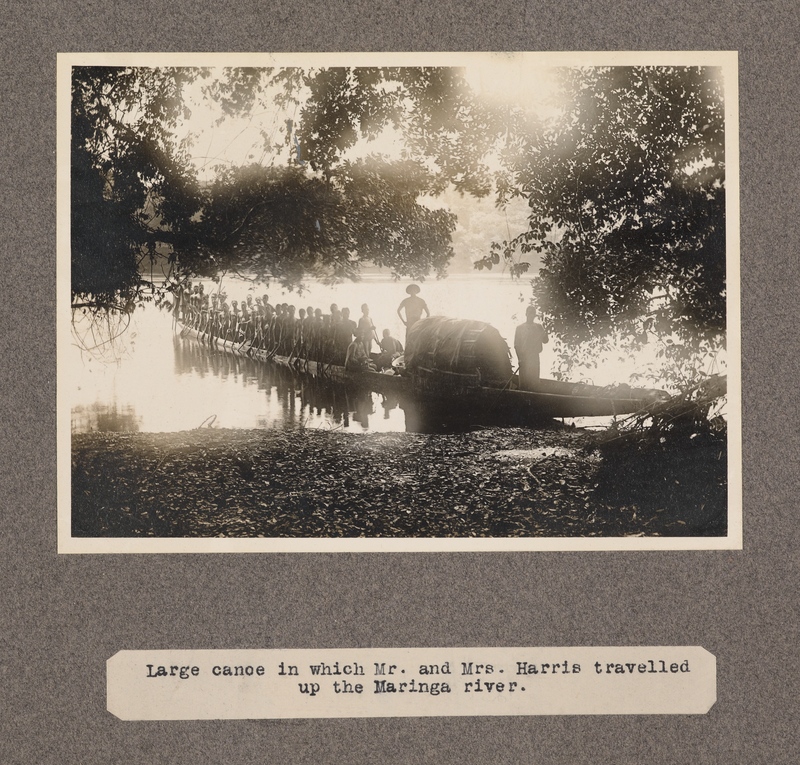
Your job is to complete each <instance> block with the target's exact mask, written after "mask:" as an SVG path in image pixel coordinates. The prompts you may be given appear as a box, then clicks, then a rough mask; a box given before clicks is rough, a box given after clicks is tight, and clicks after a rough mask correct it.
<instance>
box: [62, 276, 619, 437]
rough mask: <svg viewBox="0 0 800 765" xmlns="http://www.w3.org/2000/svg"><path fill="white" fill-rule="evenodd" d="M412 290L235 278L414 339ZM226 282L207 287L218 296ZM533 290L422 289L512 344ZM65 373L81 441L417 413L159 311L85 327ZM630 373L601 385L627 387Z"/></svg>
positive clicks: (373, 423) (371, 420)
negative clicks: (228, 347) (409, 323)
mask: <svg viewBox="0 0 800 765" xmlns="http://www.w3.org/2000/svg"><path fill="white" fill-rule="evenodd" d="M405 286H406V283H398V282H394V281H392V280H391V279H388V278H386V277H378V276H366V277H365V278H364V279H363V280H362V281H360V282H357V283H347V284H339V285H335V286H330V285H324V284H320V283H315V284H311V286H310V289H309V290H308V291H306V292H304V293H303V294H302V295H301V296H298V294H297V293H296V292H295V293H285V292H281V291H280V290H277V289H275V288H272V289H269V288H264V287H263V286H257V287H254V286H253V285H252V284H250V283H248V282H247V281H244V280H235V279H228V280H226V281H225V291H226V292H227V294H228V297H229V299H231V300H242V299H244V298H246V296H247V294H248V292H251V294H253V296H254V297H255V296H257V295H263V294H264V293H265V292H266V293H268V294H269V300H270V302H271V303H273V304H275V303H276V302H285V303H290V304H292V305H295V306H297V308H298V309H299V308H305V307H307V306H309V305H310V306H312V307H314V308H322V309H323V311H324V312H325V313H328V309H329V306H330V304H331V303H334V302H335V303H337V304H338V306H339V307H340V308H342V307H345V306H347V307H349V308H350V311H351V317H352V318H354V319H356V320H357V319H358V317H359V315H360V314H361V305H362V303H367V304H369V306H370V315H371V316H372V318H373V321H374V322H375V325H376V327H377V328H378V332H379V334H380V333H381V332H382V331H383V329H386V328H388V329H390V330H391V332H392V334H393V335H394V336H395V337H397V338H399V339H400V340H401V341H402V340H404V337H405V334H404V328H403V325H402V323H401V322H400V320H399V318H398V316H397V314H396V309H397V306H398V305H399V303H400V301H401V300H402V299H403V298H404V297H405V296H406V293H405ZM213 289H215V285H213V284H211V283H207V284H206V290H207V291H209V290H213ZM529 296H530V287H529V285H528V283H527V282H520V281H513V280H512V279H511V278H510V277H508V276H507V275H501V274H492V275H489V276H486V275H481V276H479V275H455V276H450V277H448V278H447V279H443V280H441V281H431V282H425V283H424V284H422V292H421V293H420V297H422V298H424V299H425V300H426V301H427V303H428V306H429V308H430V310H431V313H432V314H433V315H438V314H441V315H446V316H454V317H460V318H470V319H479V320H482V321H488V322H490V323H491V324H493V325H494V326H495V327H496V328H497V329H498V330H499V331H500V333H501V334H502V335H503V336H504V337H505V338H506V339H507V340H509V341H513V333H514V327H515V326H516V325H517V324H519V323H521V322H522V321H523V320H524V315H525V307H526V305H527V304H528V300H529ZM72 341H73V342H72V346H71V348H70V349H69V352H68V354H67V356H68V358H67V360H66V365H62V366H65V368H60V370H59V376H60V378H59V386H64V387H65V389H66V391H67V394H68V397H69V400H70V407H71V413H72V417H71V423H72V432H73V433H85V432H91V431H145V432H172V431H179V430H189V429H192V428H198V427H214V428H298V427H307V428H336V429H343V430H348V431H353V432H365V431H372V432H387V431H405V430H406V414H405V412H404V411H403V410H402V409H400V408H399V407H398V406H397V403H396V402H393V401H391V400H387V399H386V398H385V397H383V396H382V395H380V394H378V393H373V394H359V395H354V394H353V392H352V391H349V390H347V389H344V388H342V387H336V386H334V387H331V386H325V385H321V384H320V383H318V382H315V381H313V380H308V379H300V378H296V377H293V376H292V375H290V374H289V373H288V372H287V371H286V370H281V369H278V368H275V367H273V366H272V365H268V364H264V363H261V362H256V361H253V360H252V359H249V358H246V357H242V356H237V355H234V354H231V353H226V352H224V351H221V350H216V349H210V348H207V347H205V346H203V345H201V344H200V343H198V342H196V341H193V340H189V339H185V338H180V337H179V336H178V335H177V334H176V332H175V328H174V324H173V320H172V317H171V315H170V314H169V313H168V312H166V311H160V310H159V309H157V308H155V307H154V306H152V305H148V306H146V307H145V308H144V309H142V310H137V311H136V312H134V314H133V315H132V316H130V317H120V318H118V319H117V320H109V321H108V322H107V323H106V324H102V323H98V322H96V321H95V322H91V321H89V320H88V319H87V318H85V317H84V318H82V319H80V318H79V319H77V320H76V321H75V322H74V326H73V330H72ZM510 344H511V343H510ZM554 360H555V359H554V354H553V353H552V351H551V350H550V349H548V348H545V350H544V351H543V353H542V357H541V361H542V376H543V377H548V376H550V374H549V370H550V369H551V367H552V365H553V363H554ZM620 374H621V373H620V370H619V369H610V370H607V373H606V374H605V375H603V374H602V373H600V374H598V372H597V370H593V377H594V381H595V382H597V383H598V384H608V383H611V382H614V381H615V376H616V380H618V381H620V382H624V379H621V377H620Z"/></svg>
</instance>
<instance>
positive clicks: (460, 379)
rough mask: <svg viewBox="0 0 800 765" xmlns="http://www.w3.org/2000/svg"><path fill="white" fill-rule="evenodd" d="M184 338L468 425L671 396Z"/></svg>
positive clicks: (533, 419)
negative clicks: (522, 382)
mask: <svg viewBox="0 0 800 765" xmlns="http://www.w3.org/2000/svg"><path fill="white" fill-rule="evenodd" d="M179 326H180V325H179ZM181 336H182V337H193V338H195V339H197V340H198V341H200V342H202V343H205V344H210V345H213V346H216V347H218V348H220V349H222V350H225V351H227V352H230V353H236V354H241V355H244V356H249V357H250V358H253V359H257V360H260V361H263V362H267V363H271V364H277V365H280V366H283V367H287V368H289V369H292V370H294V371H295V372H297V373H300V374H309V375H312V376H315V377H320V378H326V379H330V380H333V381H336V382H339V383H342V384H344V385H350V386H357V387H359V388H362V389H368V390H372V391H375V392H378V393H383V394H385V395H394V396H397V397H398V398H399V399H400V405H401V406H403V407H404V408H406V407H409V406H413V407H415V408H416V409H418V410H419V411H421V412H422V413H428V414H432V415H435V416H437V417H440V418H441V417H444V416H447V417H448V418H449V419H453V420H462V421H464V422H480V423H486V424H491V423H503V424H505V423H510V424H514V425H526V424H532V423H537V422H542V421H543V420H549V419H553V418H564V417H603V416H613V415H623V414H631V413H633V412H637V411H640V410H641V409H642V408H644V407H646V406H647V405H648V404H651V403H653V402H655V401H658V400H663V399H665V398H667V395H666V394H665V393H664V392H663V391H657V390H651V389H643V388H630V387H629V386H627V385H621V386H609V387H606V388H601V387H598V386H593V385H586V384H583V383H569V382H559V381H556V380H541V381H540V384H539V389H538V390H535V391H521V390H512V389H511V388H494V387H487V386H483V385H481V384H480V380H479V379H478V378H477V377H476V376H474V375H462V374H448V373H442V372H440V371H436V370H429V369H419V370H417V371H416V373H415V374H414V375H411V376H400V375H388V374H382V373H380V372H350V371H348V370H346V369H345V368H344V367H342V366H340V365H336V364H323V363H319V362H316V361H309V360H306V359H289V358H288V357H286V356H279V355H275V354H270V353H269V352H267V351H264V350H261V349H258V348H255V347H253V346H252V345H250V344H249V343H232V342H231V341H225V340H222V339H221V338H218V337H211V338H209V337H208V336H207V335H205V334H204V333H200V332H198V331H197V330H196V329H193V328H191V327H186V326H183V327H182V329H181ZM511 384H512V385H515V384H516V381H515V380H512V381H511Z"/></svg>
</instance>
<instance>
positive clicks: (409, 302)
mask: <svg viewBox="0 0 800 765" xmlns="http://www.w3.org/2000/svg"><path fill="white" fill-rule="evenodd" d="M406 292H407V293H408V297H407V298H406V299H405V300H403V302H402V303H400V305H399V306H398V307H397V315H398V316H399V317H400V321H402V322H403V324H405V325H406V345H408V330H409V329H411V327H413V326H414V325H415V324H416V323H417V322H418V321H419V320H420V319H421V318H422V314H423V312H424V313H425V315H426V316H430V315H431V312H430V311H429V310H428V304H427V303H426V302H425V301H424V300H423V299H422V298H421V297H419V285H417V284H409V285H408V287H406ZM403 311H405V314H406V315H405V316H403V313H402V312H403Z"/></svg>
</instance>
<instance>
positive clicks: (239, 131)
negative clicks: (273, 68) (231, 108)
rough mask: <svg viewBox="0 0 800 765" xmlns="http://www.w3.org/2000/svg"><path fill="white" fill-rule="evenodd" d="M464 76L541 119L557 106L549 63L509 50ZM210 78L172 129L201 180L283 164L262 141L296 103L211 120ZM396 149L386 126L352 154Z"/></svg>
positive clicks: (214, 113)
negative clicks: (536, 63) (223, 170)
mask: <svg viewBox="0 0 800 765" xmlns="http://www.w3.org/2000/svg"><path fill="white" fill-rule="evenodd" d="M220 75H221V71H219V70H215V71H214V73H213V74H212V77H213V76H220ZM465 76H466V78H467V81H468V82H469V84H470V86H471V87H472V88H473V89H474V91H475V92H476V94H478V95H479V96H481V97H483V98H485V99H486V100H487V101H489V102H492V103H496V104H503V103H505V104H509V105H516V106H522V107H524V108H525V109H527V110H530V111H531V112H533V113H534V114H536V115H537V116H538V117H539V118H540V119H542V120H548V119H552V118H555V117H556V116H558V114H559V105H558V104H557V103H555V102H554V94H555V86H556V83H555V70H553V69H552V68H546V67H535V68H532V67H531V65H530V62H528V63H525V64H523V60H522V59H521V58H520V57H517V56H515V55H514V54H495V55H493V56H492V57H491V58H487V59H485V60H483V61H482V62H481V63H480V64H473V65H470V66H468V67H466V69H465ZM209 81H210V80H199V81H198V82H196V83H194V84H192V85H190V86H188V87H187V88H186V89H185V93H184V96H185V99H186V105H187V106H188V108H189V109H190V110H191V113H192V114H191V117H190V118H189V119H188V120H184V121H181V122H180V123H179V125H178V128H177V130H176V136H177V139H178V140H184V139H186V138H191V142H192V143H191V149H190V154H191V156H192V157H193V159H194V162H195V164H196V166H197V168H198V172H199V174H200V178H201V180H210V179H211V178H213V175H214V166H215V165H218V164H223V165H233V166H237V165H246V164H250V163H258V164H264V165H269V164H270V163H271V162H272V161H275V162H276V163H278V164H282V163H283V162H284V161H285V160H286V149H283V151H281V152H280V154H278V155H277V156H276V155H274V154H273V153H272V152H271V150H269V149H268V148H266V144H267V143H269V144H273V145H274V144H276V143H280V144H282V143H283V140H284V136H285V123H286V120H287V119H293V120H295V121H296V120H297V118H298V116H299V114H298V113H299V111H300V108H299V107H292V108H291V109H290V110H289V111H284V110H282V109H279V108H278V107H277V106H275V105H273V104H269V105H268V107H267V108H264V109H261V110H259V108H258V107H256V109H254V111H253V113H251V114H249V115H247V116H245V117H236V118H231V117H225V118H224V119H223V120H222V121H221V122H220V124H216V123H217V121H218V120H220V118H221V117H223V114H222V110H221V109H220V108H219V107H218V106H217V105H216V104H215V103H214V102H213V101H212V100H211V99H207V98H205V96H204V95H203V92H202V90H203V87H205V86H207V85H208V83H209ZM265 139H266V140H265ZM400 148H401V145H400V139H399V136H397V135H393V134H392V133H391V131H389V132H387V133H386V134H385V135H383V136H382V137H381V138H380V139H379V140H378V141H376V142H372V143H369V144H365V145H363V146H362V147H359V148H358V150H357V151H355V152H354V155H355V156H362V155H365V154H368V153H371V152H377V151H379V152H382V153H386V154H389V155H391V154H393V153H399V151H400Z"/></svg>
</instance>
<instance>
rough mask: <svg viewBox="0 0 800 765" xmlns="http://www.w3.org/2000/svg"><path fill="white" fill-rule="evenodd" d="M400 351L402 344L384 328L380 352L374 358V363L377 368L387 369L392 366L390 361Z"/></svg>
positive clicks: (401, 350)
mask: <svg viewBox="0 0 800 765" xmlns="http://www.w3.org/2000/svg"><path fill="white" fill-rule="evenodd" d="M402 352H403V344H402V343H401V342H400V341H399V340H397V339H396V338H394V337H392V333H391V332H390V331H389V330H388V329H384V330H383V337H382V338H381V353H380V356H378V357H377V358H376V359H375V364H376V366H377V367H378V369H389V368H391V366H392V361H394V359H396V358H397V357H398V356H399V355H400V354H401V353H402Z"/></svg>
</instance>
